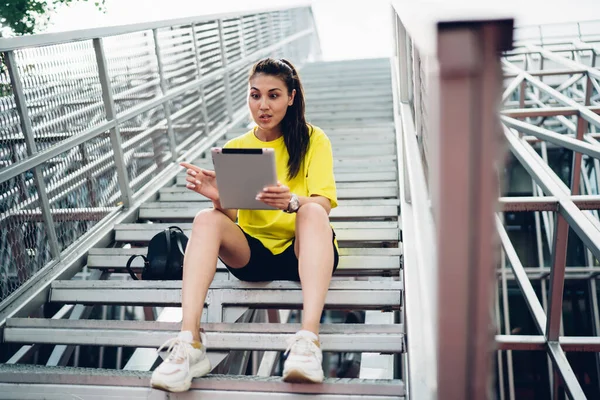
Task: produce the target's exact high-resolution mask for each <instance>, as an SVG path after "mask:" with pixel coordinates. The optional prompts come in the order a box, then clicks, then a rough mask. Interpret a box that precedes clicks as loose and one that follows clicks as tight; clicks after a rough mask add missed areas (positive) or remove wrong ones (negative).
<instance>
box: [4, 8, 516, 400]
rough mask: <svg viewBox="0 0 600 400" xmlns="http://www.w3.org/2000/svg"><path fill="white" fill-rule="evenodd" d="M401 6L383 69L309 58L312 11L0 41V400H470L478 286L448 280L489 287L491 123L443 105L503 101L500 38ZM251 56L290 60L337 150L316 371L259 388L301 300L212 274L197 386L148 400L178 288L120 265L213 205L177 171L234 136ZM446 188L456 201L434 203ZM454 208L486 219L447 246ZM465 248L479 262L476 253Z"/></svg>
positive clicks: (484, 340)
mask: <svg viewBox="0 0 600 400" xmlns="http://www.w3.org/2000/svg"><path fill="white" fill-rule="evenodd" d="M411 10H412V8H411V7H410V5H409V7H407V4H405V3H404V2H403V1H394V6H393V7H392V16H393V21H394V36H395V39H396V42H395V50H396V52H395V56H394V57H392V58H391V59H370V60H349V61H337V62H323V61H319V59H320V48H319V40H318V35H317V32H316V28H315V25H314V18H313V16H312V10H311V8H310V7H309V6H298V7H296V8H290V9H269V10H261V11H257V12H255V13H240V14H227V15H215V16H205V17H190V18H185V19H180V20H171V21H161V22H156V23H148V24H138V25H131V26H122V27H114V28H106V29H96V30H87V31H80V32H69V33H63V34H53V35H36V36H31V37H23V38H13V39H2V38H0V53H1V54H2V55H3V60H4V61H3V62H4V64H5V65H6V67H5V68H3V69H2V70H0V84H2V85H3V86H2V88H4V89H6V90H3V91H2V93H4V96H3V97H0V117H2V119H0V123H1V124H2V125H1V126H2V129H3V131H2V133H0V150H1V152H0V162H2V168H1V169H0V189H2V197H0V205H1V206H2V214H1V215H0V222H1V223H2V226H1V228H2V235H1V236H0V244H1V248H0V259H1V260H2V262H3V264H2V265H1V266H0V267H2V269H1V270H0V274H1V277H2V286H1V289H2V291H1V292H0V294H1V297H0V329H1V331H0V332H1V339H2V340H1V341H0V349H1V350H2V358H1V359H0V362H3V364H0V399H12V398H52V399H63V398H66V397H69V396H70V397H77V398H82V399H95V398H109V397H112V398H125V397H128V398H150V399H161V398H182V399H183V398H202V399H233V398H243V399H259V398H260V399H263V398H276V399H279V398H289V399H300V398H307V397H308V398H311V397H313V398H319V399H332V400H333V399H348V398H361V399H372V400H383V399H404V398H414V399H419V400H421V399H436V398H438V397H440V398H441V397H443V396H442V395H440V393H441V394H444V395H446V394H447V395H448V396H450V397H448V398H461V399H467V398H473V399H480V398H484V393H486V390H487V387H486V382H487V381H486V377H487V376H488V375H489V365H490V353H491V352H490V351H488V350H489V349H491V341H492V339H493V338H492V337H491V335H490V334H489V333H490V332H489V329H488V326H489V323H491V319H490V316H489V313H488V311H489V310H488V309H487V308H486V306H487V304H488V303H487V300H486V293H484V292H483V291H476V290H475V291H474V290H469V287H468V286H466V284H467V282H472V283H476V284H478V285H480V286H481V287H482V288H487V287H488V285H491V283H492V278H491V277H492V275H493V269H494V267H495V264H494V263H493V258H492V251H491V250H490V249H491V248H492V241H491V237H492V236H491V235H487V233H488V231H487V228H488V227H489V226H491V225H489V226H488V225H485V224H486V222H489V223H490V224H493V219H492V218H491V217H492V215H493V213H492V203H493V201H492V200H494V199H495V197H494V191H493V190H492V189H493V188H494V187H495V186H494V185H495V183H494V182H495V181H494V179H490V180H489V181H477V180H476V178H477V177H475V178H474V177H473V176H471V175H470V174H469V171H473V170H475V171H478V172H481V173H482V174H484V173H490V172H491V171H492V170H493V161H494V157H493V151H492V149H490V148H488V147H486V146H485V145H484V144H485V143H487V141H486V138H487V139H489V138H492V132H493V126H494V124H493V121H494V120H493V116H492V114H491V113H489V114H487V113H485V112H483V114H482V115H484V117H485V118H482V119H480V120H477V121H471V122H473V123H471V124H464V123H462V122H463V121H462V120H461V119H460V118H454V115H451V114H444V111H445V110H447V109H449V108H444V107H440V104H442V105H446V106H449V105H451V106H453V107H454V108H452V107H450V109H453V110H454V111H456V112H464V113H468V112H470V109H471V108H473V107H479V106H480V105H481V104H485V105H489V104H491V103H492V102H493V101H494V100H495V99H496V98H499V97H500V89H499V85H495V84H492V83H490V82H493V78H494V77H495V76H496V75H494V74H495V73H496V72H497V67H498V65H499V60H498V57H497V51H498V50H502V49H505V48H507V47H508V46H509V44H508V42H509V40H507V38H510V31H511V28H512V25H511V24H510V21H508V23H507V20H504V19H497V18H483V17H481V18H479V19H476V20H475V21H476V22H474V23H473V24H469V23H466V22H465V23H464V25H459V26H458V28H457V25H454V24H453V22H448V23H447V24H445V23H444V21H454V20H452V19H451V16H444V17H439V18H438V19H437V20H435V21H434V20H428V21H423V18H422V16H421V17H419V16H415V15H412V14H411ZM448 18H450V20H449V19H448ZM419 21H423V22H424V23H423V24H421V23H420V22H419ZM438 23H439V24H438ZM461 24H462V23H461ZM438 42H439V43H440V45H439V47H438V45H437V43H438ZM446 45H448V46H449V47H447V46H446ZM446 48H452V49H454V50H456V49H459V50H460V51H458V52H457V53H454V52H449V51H445V49H446ZM455 54H459V55H462V56H465V57H461V58H459V59H456V57H455ZM265 56H271V57H276V58H281V57H285V58H289V59H290V60H292V61H293V62H294V63H295V64H296V65H297V66H298V67H299V71H300V75H301V78H302V81H303V83H304V85H305V91H306V104H307V116H308V120H309V121H310V122H311V123H313V124H314V125H317V126H319V127H321V128H322V129H323V130H324V131H325V132H326V133H327V135H328V136H329V138H330V139H331V142H332V145H333V154H334V159H335V160H334V170H335V171H334V172H335V177H336V181H337V188H338V198H339V207H338V208H336V209H334V210H333V211H332V213H331V220H332V223H333V225H334V227H335V229H336V233H337V237H338V240H339V243H340V265H339V268H338V270H337V271H336V274H335V276H334V278H333V280H332V283H331V286H330V290H329V292H328V296H327V299H326V306H325V311H324V314H323V321H322V330H321V341H322V348H323V350H324V353H325V358H324V367H325V375H326V376H328V378H326V380H325V382H324V383H323V384H320V385H307V384H287V383H284V382H282V381H281V379H280V378H279V377H277V376H276V375H277V374H278V373H279V370H280V364H281V355H282V351H283V350H285V341H286V338H287V337H289V335H290V334H291V333H293V332H295V331H296V330H297V329H298V327H299V326H300V325H299V322H300V321H301V318H302V312H301V307H302V298H301V291H300V285H299V284H297V283H290V282H270V283H247V282H240V281H238V280H237V279H235V278H233V277H232V276H230V275H229V273H228V272H227V270H226V269H225V268H224V267H223V266H222V265H220V264H219V265H218V266H217V274H216V277H215V281H214V282H213V284H212V285H211V288H210V289H209V293H208V296H207V299H206V307H205V308H204V314H203V317H202V320H203V328H204V329H205V330H206V331H207V336H208V348H209V351H210V352H209V357H210V358H211V362H212V365H213V366H214V369H213V371H212V373H211V375H209V376H207V377H205V378H202V379H196V380H195V381H194V382H193V384H192V388H191V391H190V392H189V393H185V394H167V393H164V392H161V391H156V390H152V389H150V388H149V378H150V374H151V371H152V369H153V368H154V367H155V366H156V364H157V361H158V359H157V355H156V352H155V348H156V347H157V346H159V345H160V344H162V343H163V342H164V341H165V340H166V339H168V338H170V337H172V336H173V335H174V334H175V333H176V332H177V331H178V329H179V325H180V321H181V309H180V308H179V306H180V300H181V283H180V282H173V281H171V282H141V281H132V280H130V278H129V276H128V274H127V273H126V272H125V270H124V266H125V262H126V260H127V259H128V258H129V257H130V256H131V255H132V254H145V253H146V246H147V242H148V241H149V240H150V238H151V237H152V236H153V235H154V234H156V233H157V232H159V231H160V230H162V229H164V228H165V227H166V226H169V225H178V226H180V227H181V228H183V229H184V231H187V233H188V234H189V230H190V228H191V222H192V220H193V218H194V216H195V214H196V213H197V212H198V211H199V210H201V209H203V208H206V207H209V206H210V204H209V203H208V202H207V201H206V200H204V199H202V198H201V197H200V196H199V195H196V194H195V193H192V192H190V191H188V190H186V189H185V187H184V177H183V175H182V170H181V168H180V167H179V166H178V162H179V161H182V160H187V161H189V160H191V161H193V162H194V163H196V164H198V165H201V166H204V167H207V168H210V166H211V162H210V158H209V157H207V154H208V152H209V149H210V148H211V147H212V146H219V145H222V144H223V143H224V142H225V141H226V140H228V139H230V138H232V137H235V136H237V135H239V134H240V133H242V132H245V131H246V130H247V129H249V128H248V126H249V125H248V123H249V120H248V117H247V110H246V105H245V101H244V99H245V97H246V90H247V88H246V84H247V82H246V79H247V72H248V70H249V67H250V66H251V65H252V64H253V63H254V62H255V61H257V60H258V59H260V58H262V57H265ZM66 71H68V74H67V73H66ZM466 86H469V87H473V88H476V89H474V90H472V91H471V92H469V93H463V92H460V90H459V88H461V87H466ZM454 98H458V99H459V100H460V101H459V102H456V101H453V99H454ZM484 110H487V109H484ZM489 110H491V107H489ZM465 120H466V119H465ZM442 133H443V134H442ZM480 137H483V139H482V140H480V139H479V138H480ZM452 140H460V141H461V142H460V144H461V145H465V142H469V141H474V142H476V143H477V145H478V146H479V147H476V148H475V149H474V150H473V151H472V152H470V153H468V154H466V155H465V157H464V159H462V161H464V162H463V163H459V166H458V168H457V167H456V165H455V164H454V163H453V162H452V161H451V160H450V161H449V160H448V158H444V156H447V155H448V152H447V151H446V152H443V151H441V152H440V148H444V147H445V146H449V147H452V146H453V145H454V143H452ZM477 150H482V151H483V153H482V154H483V156H482V157H475V154H479V153H478V152H477ZM454 176H459V177H461V178H464V179H465V181H464V182H463V181H461V182H462V183H464V184H465V185H473V188H474V189H473V190H471V191H470V192H468V193H466V194H465V193H464V192H463V191H451V192H450V193H444V196H441V195H440V191H439V188H440V185H442V186H443V185H444V184H445V185H450V183H449V182H452V180H453V177H454ZM446 188H447V187H446ZM470 206H473V207H477V208H478V210H479V211H480V212H481V215H488V214H489V217H490V218H489V220H486V219H485V218H483V219H482V221H483V222H482V223H481V225H477V226H476V225H468V226H467V228H465V229H464V230H461V231H458V232H455V226H456V224H457V223H460V222H462V220H461V219H460V218H459V217H460V216H461V215H463V216H464V214H465V213H468V208H469V207H470ZM461 213H462V214H461ZM434 217H435V218H434ZM434 219H435V225H434ZM436 233H437V235H438V236H436ZM467 239H469V240H470V239H472V240H473V242H468V241H467ZM465 243H467V244H468V245H465ZM473 248H482V249H486V250H484V251H483V252H482V253H481V254H479V253H477V255H478V256H479V258H478V259H477V260H475V259H474V258H473V254H474V253H473V252H472V249H473ZM487 250H490V251H487ZM445 264H447V265H450V266H451V267H450V268H446V265H445ZM139 267H140V265H139V264H137V265H136V264H134V268H135V269H139ZM453 274H455V275H453ZM488 275H489V276H488ZM467 278H468V279H467ZM447 283H449V284H447ZM445 302H447V303H445ZM470 304H474V305H475V306H473V307H471V306H469V305H470ZM446 307H449V309H450V310H452V312H451V313H442V312H440V311H438V310H444V309H446ZM451 317H454V318H455V320H452V319H451ZM448 332H450V333H451V334H447V333H448ZM471 334H472V335H473V337H474V338H475V340H472V341H468V340H467V337H469V335H471ZM342 365H344V366H345V368H341V366H342ZM470 373H473V374H474V375H476V376H475V378H474V379H473V380H472V381H468V380H467V379H466V377H467V376H469V374H470ZM470 382H474V383H473V384H471V383H470Z"/></svg>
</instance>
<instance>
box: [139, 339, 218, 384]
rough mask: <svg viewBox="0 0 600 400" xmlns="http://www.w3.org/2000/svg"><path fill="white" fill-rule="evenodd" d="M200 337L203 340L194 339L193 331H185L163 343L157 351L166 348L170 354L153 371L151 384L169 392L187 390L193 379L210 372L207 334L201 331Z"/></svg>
mask: <svg viewBox="0 0 600 400" xmlns="http://www.w3.org/2000/svg"><path fill="white" fill-rule="evenodd" d="M200 339H201V342H197V341H194V340H193V338H192V332H190V331H183V332H179V335H177V337H175V338H173V339H169V340H167V341H166V342H165V343H163V345H162V346H160V347H159V348H158V350H157V351H158V352H159V353H160V352H161V350H162V349H164V348H166V349H167V353H168V356H167V357H163V358H164V359H165V360H164V361H163V362H162V363H161V364H160V365H159V366H158V367H157V368H156V369H155V370H154V372H153V373H152V379H151V380H150V386H152V387H153V388H157V389H162V390H166V391H169V392H185V391H186V390H188V389H189V388H190V386H191V384H192V379H194V378H199V377H201V376H204V375H206V374H208V373H209V372H210V370H211V367H210V361H209V359H208V357H207V356H206V347H205V345H206V335H204V333H201V334H200ZM161 356H163V355H162V354H161Z"/></svg>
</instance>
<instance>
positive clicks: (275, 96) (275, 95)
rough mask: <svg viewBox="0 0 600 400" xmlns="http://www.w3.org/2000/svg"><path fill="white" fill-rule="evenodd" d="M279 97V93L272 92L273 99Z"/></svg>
mask: <svg viewBox="0 0 600 400" xmlns="http://www.w3.org/2000/svg"><path fill="white" fill-rule="evenodd" d="M278 97H279V95H278V94H272V95H271V98H272V99H276V98H278Z"/></svg>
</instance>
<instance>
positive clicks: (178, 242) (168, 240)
mask: <svg viewBox="0 0 600 400" xmlns="http://www.w3.org/2000/svg"><path fill="white" fill-rule="evenodd" d="M171 230H174V231H179V232H181V234H183V235H185V233H183V230H182V229H181V228H180V227H178V226H170V227H169V233H170V231H171ZM169 236H170V235H169ZM170 241H171V238H170V237H169V239H167V251H168V252H169V254H170V253H171V252H170V250H171V246H170V244H171V243H170ZM177 247H178V248H179V252H180V253H181V255H182V256H185V251H184V250H183V244H182V243H181V238H179V237H177Z"/></svg>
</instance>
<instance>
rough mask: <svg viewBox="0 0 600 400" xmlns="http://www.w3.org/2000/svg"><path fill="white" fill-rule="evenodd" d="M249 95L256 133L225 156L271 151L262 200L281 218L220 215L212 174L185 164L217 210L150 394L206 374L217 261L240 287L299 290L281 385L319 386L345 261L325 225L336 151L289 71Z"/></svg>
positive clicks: (196, 232) (197, 249)
mask: <svg viewBox="0 0 600 400" xmlns="http://www.w3.org/2000/svg"><path fill="white" fill-rule="evenodd" d="M248 94H249V97H248V106H249V109H250V113H251V115H252V118H253V119H254V121H255V123H256V126H255V128H254V129H252V130H251V131H249V132H248V133H246V134H244V135H242V136H239V137H237V138H235V139H233V140H231V141H229V142H228V143H227V144H226V145H225V147H232V148H264V147H270V148H273V149H275V158H276V166H277V176H278V180H279V182H278V184H277V185H276V186H272V187H267V188H265V189H264V191H263V192H262V193H260V194H259V195H257V199H259V200H261V201H262V202H264V203H265V204H268V205H271V206H275V207H277V208H278V209H279V210H281V211H273V210H269V211H264V210H230V209H229V210H228V209H223V208H222V207H221V205H220V202H219V191H218V188H217V182H216V179H215V173H214V172H213V171H207V170H204V169H200V168H198V167H196V166H194V165H191V164H188V163H182V164H181V165H182V166H184V167H185V168H187V182H188V183H187V188H188V189H190V190H193V191H195V192H197V193H199V194H201V195H204V196H206V197H207V198H209V199H210V200H212V202H213V205H214V207H213V208H212V209H209V210H203V211H201V212H199V213H198V214H197V215H196V217H195V219H194V223H193V226H192V234H191V236H190V240H189V243H188V245H187V249H186V253H185V259H184V264H183V271H184V272H183V289H182V308H183V321H182V327H181V332H180V333H179V335H178V337H177V338H174V339H171V340H170V341H168V342H167V343H165V344H164V345H163V346H162V347H168V351H169V352H170V354H169V355H168V357H166V358H165V361H164V362H163V363H162V364H161V365H160V366H159V367H158V368H156V370H155V371H154V373H153V374H152V381H151V383H152V386H153V387H157V388H161V389H165V390H169V391H185V390H187V389H189V387H190V383H191V380H192V379H193V378H194V377H199V376H203V375H206V374H207V373H208V372H210V369H211V366H210V362H209V361H208V358H207V357H206V350H205V347H204V345H203V344H202V343H203V338H202V337H201V336H203V334H200V333H199V327H200V318H201V315H202V309H203V305H204V299H205V297H206V294H207V292H208V289H209V286H210V283H211V282H212V280H213V278H214V275H215V271H216V263H217V257H219V258H220V259H221V261H222V262H223V263H224V264H225V265H226V266H227V268H228V270H229V271H230V272H231V273H232V274H233V275H234V276H236V277H237V278H239V279H240V280H244V281H272V280H291V281H300V283H301V286H302V296H303V318H302V330H301V331H299V332H298V333H296V334H295V335H294V337H293V338H291V340H290V346H289V347H288V353H289V354H288V357H287V360H286V362H285V364H284V371H283V379H284V380H285V381H288V382H322V381H323V370H322V367H321V363H322V353H321V349H320V345H319V339H318V334H319V322H320V318H321V313H322V311H323V306H324V303H325V296H326V294H327V289H328V288H329V282H330V280H331V275H332V273H333V271H335V268H336V267H337V263H338V260H339V256H338V251H337V244H336V241H335V233H334V232H333V230H332V228H331V226H330V224H329V212H330V210H331V209H332V208H333V207H336V206H337V197H336V188H335V179H334V176H333V158H332V153H331V143H330V141H329V139H328V138H327V136H326V135H325V134H324V133H323V131H322V130H321V129H319V128H317V127H315V126H311V125H308V124H307V123H306V120H305V116H304V93H303V90H302V84H301V83H300V78H299V77H298V73H297V72H296V69H295V68H294V66H293V65H292V64H291V63H290V62H289V61H287V60H283V59H282V60H274V59H270V58H267V59H264V60H261V61H259V62H258V63H256V64H255V65H254V66H253V68H252V70H251V72H250V79H249V91H248ZM236 220H237V224H236ZM204 342H205V341H204Z"/></svg>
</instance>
